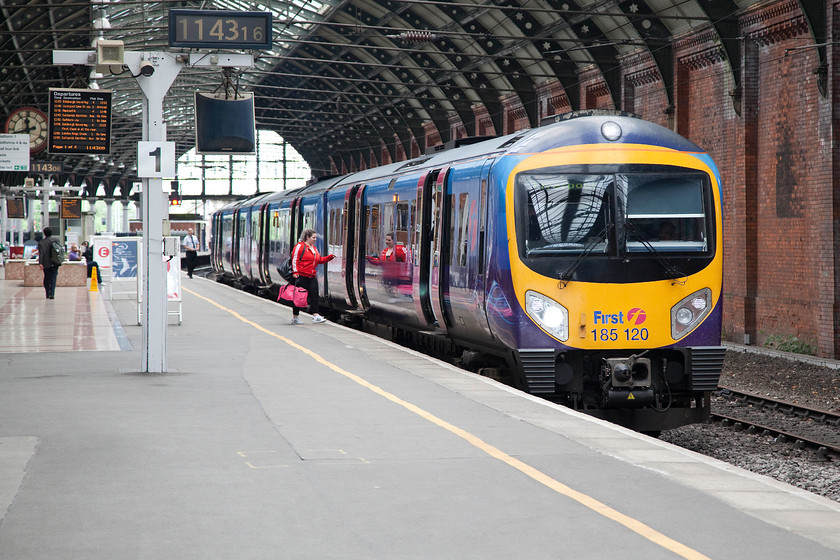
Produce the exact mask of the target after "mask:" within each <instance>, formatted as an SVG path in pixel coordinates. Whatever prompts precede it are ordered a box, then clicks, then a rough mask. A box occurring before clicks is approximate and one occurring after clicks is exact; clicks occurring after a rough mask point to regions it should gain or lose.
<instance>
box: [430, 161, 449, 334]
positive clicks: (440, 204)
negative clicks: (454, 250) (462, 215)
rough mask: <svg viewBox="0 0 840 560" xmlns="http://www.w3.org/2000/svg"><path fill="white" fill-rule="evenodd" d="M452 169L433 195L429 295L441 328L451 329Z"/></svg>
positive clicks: (440, 177)
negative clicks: (450, 173) (449, 194)
mask: <svg viewBox="0 0 840 560" xmlns="http://www.w3.org/2000/svg"><path fill="white" fill-rule="evenodd" d="M448 176H449V169H448V168H444V169H441V170H440V172H439V173H438V176H437V179H436V180H435V184H434V189H433V192H432V208H431V213H430V214H429V216H430V218H431V223H430V224H429V225H430V227H431V234H432V242H431V251H432V253H431V255H432V262H431V272H430V273H429V294H430V296H431V300H432V311H433V312H434V316H435V323H436V324H437V327H438V328H439V329H442V330H447V328H448V325H450V324H451V323H452V322H451V320H450V318H449V316H448V315H447V313H446V305H447V304H446V299H448V295H447V286H448V285H449V276H448V275H449V266H448V263H449V260H450V259H449V218H450V209H449V196H448V192H447V183H448V181H447V177H448Z"/></svg>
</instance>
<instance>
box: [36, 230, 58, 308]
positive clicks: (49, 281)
mask: <svg viewBox="0 0 840 560" xmlns="http://www.w3.org/2000/svg"><path fill="white" fill-rule="evenodd" d="M52 234H53V232H52V228H50V227H45V228H44V238H43V239H42V240H41V241H39V242H38V264H39V265H40V266H41V270H43V271H44V291H45V292H46V293H47V299H55V283H56V280H57V279H58V267H59V265H58V264H56V263H54V262H53V260H52V257H51V255H52V244H53V241H55V242H58V241H57V240H56V239H53V236H52Z"/></svg>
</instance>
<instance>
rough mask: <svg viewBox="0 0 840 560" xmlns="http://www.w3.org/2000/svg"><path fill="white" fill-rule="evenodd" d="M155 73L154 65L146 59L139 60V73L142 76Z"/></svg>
mask: <svg viewBox="0 0 840 560" xmlns="http://www.w3.org/2000/svg"><path fill="white" fill-rule="evenodd" d="M154 73H155V67H154V65H153V64H152V63H151V62H150V61H148V60H141V61H140V74H142V75H143V76H146V77H148V76H151V75H152V74H154Z"/></svg>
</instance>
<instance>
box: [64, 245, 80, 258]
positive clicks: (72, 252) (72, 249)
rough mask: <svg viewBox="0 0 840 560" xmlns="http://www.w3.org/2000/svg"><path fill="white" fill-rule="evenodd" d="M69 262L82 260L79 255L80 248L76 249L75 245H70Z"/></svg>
mask: <svg viewBox="0 0 840 560" xmlns="http://www.w3.org/2000/svg"><path fill="white" fill-rule="evenodd" d="M67 260H68V261H80V260H82V255H81V254H79V248H78V247H76V244H75V243H73V244H72V245H70V251H68V253H67Z"/></svg>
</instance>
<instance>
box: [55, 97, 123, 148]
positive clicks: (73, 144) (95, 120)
mask: <svg viewBox="0 0 840 560" xmlns="http://www.w3.org/2000/svg"><path fill="white" fill-rule="evenodd" d="M112 95H113V91H111V90H102V89H63V88H50V114H49V119H50V138H49V140H50V142H49V147H48V151H49V152H50V153H53V154H108V153H111V97H112Z"/></svg>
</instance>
